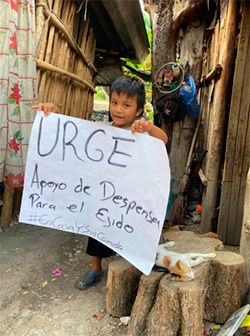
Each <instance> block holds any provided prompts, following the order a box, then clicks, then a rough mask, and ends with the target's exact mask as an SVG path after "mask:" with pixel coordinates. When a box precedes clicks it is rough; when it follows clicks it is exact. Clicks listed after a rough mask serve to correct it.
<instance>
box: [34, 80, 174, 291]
mask: <svg viewBox="0 0 250 336" xmlns="http://www.w3.org/2000/svg"><path fill="white" fill-rule="evenodd" d="M144 104H145V88H144V84H143V82H142V81H141V80H139V79H137V78H134V77H129V76H122V77H119V78H117V79H116V80H115V81H114V82H113V84H112V85H111V89H110V101H109V113H110V117H111V119H112V121H111V122H110V124H111V126H113V127H118V128H123V129H131V131H132V132H133V133H135V132H139V133H147V134H149V135H150V136H153V137H155V138H158V139H160V140H162V141H163V142H164V143H165V144H166V143H167V141H168V136H167V134H166V133H165V132H164V131H163V130H162V129H161V128H159V127H157V126H155V125H154V124H153V122H152V121H151V120H146V119H145V118H143V117H142V116H143V109H144ZM32 107H33V108H34V109H39V110H42V111H44V113H45V114H49V113H50V112H57V109H56V106H55V105H54V104H51V103H41V104H39V105H36V106H32ZM86 253H87V254H88V255H90V256H91V257H92V263H91V269H90V270H88V271H87V272H86V273H84V274H83V275H82V276H81V277H80V278H79V279H78V280H77V281H76V287H77V288H79V289H81V290H86V289H88V288H90V287H92V286H93V285H95V284H97V283H99V282H100V281H101V280H102V278H103V276H104V272H103V268H102V259H103V258H108V257H110V256H112V254H113V250H111V249H110V248H109V247H107V246H105V245H103V244H102V243H100V242H99V241H97V240H95V239H93V238H91V237H89V238H88V245H87V249H86Z"/></svg>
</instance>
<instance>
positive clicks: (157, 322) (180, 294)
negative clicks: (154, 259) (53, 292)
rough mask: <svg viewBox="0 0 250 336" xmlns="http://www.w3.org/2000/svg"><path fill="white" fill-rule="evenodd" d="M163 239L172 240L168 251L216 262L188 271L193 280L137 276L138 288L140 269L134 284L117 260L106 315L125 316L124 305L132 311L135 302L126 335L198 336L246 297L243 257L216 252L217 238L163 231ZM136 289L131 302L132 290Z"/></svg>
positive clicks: (126, 266) (222, 320)
mask: <svg viewBox="0 0 250 336" xmlns="http://www.w3.org/2000/svg"><path fill="white" fill-rule="evenodd" d="M163 236H164V238H165V239H170V240H174V241H175V242H176V245H175V246H174V247H173V250H175V251H177V252H181V253H185V251H186V252H202V253H208V252H215V253H216V258H215V259H210V260H207V261H205V262H204V263H202V264H201V265H199V266H198V267H196V268H193V271H194V273H195V280H194V281H189V282H180V281H179V278H177V277H176V276H173V275H171V274H167V275H165V273H163V274H162V275H161V273H156V272H151V273H150V275H149V276H145V275H142V276H141V280H140V282H139V287H138V282H137V281H138V276H140V273H139V271H137V277H136V281H134V282H133V280H132V279H133V278H134V275H133V276H132V274H134V270H135V269H134V267H133V266H131V265H129V263H128V262H126V261H123V262H122V259H119V260H118V261H115V262H113V263H111V264H110V266H109V275H108V294H107V299H108V298H109V300H110V302H109V303H108V304H107V306H108V308H109V309H108V313H109V314H111V315H113V316H123V315H128V314H130V310H129V309H125V308H126V305H129V307H131V304H132V301H133V299H135V301H134V305H133V308H132V312H131V319H130V322H129V326H128V335H129V336H155V335H164V336H176V335H177V334H180V335H181V336H194V335H195V336H199V335H200V336H201V335H202V333H203V321H204V320H208V321H210V322H214V323H220V324H221V323H225V321H226V320H227V319H228V318H229V316H230V315H231V314H232V313H233V312H234V311H236V310H237V309H238V308H239V307H240V305H241V303H242V299H243V295H244V293H245V283H244V276H245V270H244V258H243V257H242V256H241V255H239V254H237V253H232V252H225V251H218V249H220V250H221V249H222V247H223V245H222V242H221V241H220V240H218V239H216V238H210V237H203V236H202V235H198V234H195V233H193V232H189V231H179V232H178V231H177V232H166V233H165V234H164V235H163ZM171 249H172V248H171ZM131 280H132V281H131ZM112 285H114V288H112ZM133 286H134V288H133ZM137 287H138V292H137V296H136V298H135V291H134V290H133V289H135V290H137ZM130 293H132V296H131V297H130V299H129V295H131V294H130ZM125 302H126V303H125ZM119 305H120V307H119Z"/></svg>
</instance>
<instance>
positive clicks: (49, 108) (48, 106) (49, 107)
mask: <svg viewBox="0 0 250 336" xmlns="http://www.w3.org/2000/svg"><path fill="white" fill-rule="evenodd" d="M30 107H31V108H32V109H34V110H40V111H43V112H44V114H45V116H48V115H49V114H50V113H51V112H54V113H56V112H58V108H57V106H56V105H55V104H53V103H40V104H38V105H32V106H30Z"/></svg>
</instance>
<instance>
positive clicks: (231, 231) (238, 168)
mask: <svg viewBox="0 0 250 336" xmlns="http://www.w3.org/2000/svg"><path fill="white" fill-rule="evenodd" d="M241 14H242V20H241V25H240V33H239V36H238V48H237V50H238V51H237V57H236V64H235V74H234V80H233V90H232V99H231V106H230V114H229V123H228V132H227V141H226V151H225V161H224V169H223V176H222V187H221V199H220V212H219V221H218V233H219V235H220V237H221V238H222V239H223V241H225V242H226V243H227V244H233V245H238V244H239V241H240V233H241V226H242V221H243V204H244V195H245V189H246V176H247V172H248V169H249V165H250V120H249V115H250V95H249V93H250V76H249V73H250V59H249V55H250V29H249V22H250V4H249V3H247V2H243V3H242V8H241ZM247 206H248V208H249V207H250V204H248V205H247V204H246V205H245V207H247Z"/></svg>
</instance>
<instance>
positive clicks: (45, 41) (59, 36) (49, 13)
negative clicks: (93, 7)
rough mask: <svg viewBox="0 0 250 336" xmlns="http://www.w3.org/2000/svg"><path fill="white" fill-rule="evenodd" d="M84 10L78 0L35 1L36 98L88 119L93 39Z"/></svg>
mask: <svg viewBox="0 0 250 336" xmlns="http://www.w3.org/2000/svg"><path fill="white" fill-rule="evenodd" d="M79 9H80V10H79ZM86 14H88V12H85V6H82V7H80V4H79V2H74V1H67V0H63V1H62V0H54V1H52V0H48V1H44V0H39V1H37V4H36V33H37V35H36V43H37V44H36V61H37V69H38V70H37V77H38V100H39V102H52V103H54V104H57V105H58V107H59V111H60V112H61V113H63V114H66V115H70V116H75V117H79V118H84V119H89V117H90V114H91V111H92V108H93V93H94V85H93V76H94V74H95V72H96V69H95V67H94V65H93V62H94V56H95V45H96V41H95V35H94V33H93V30H92V28H91V27H90V25H89V19H88V15H86Z"/></svg>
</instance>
